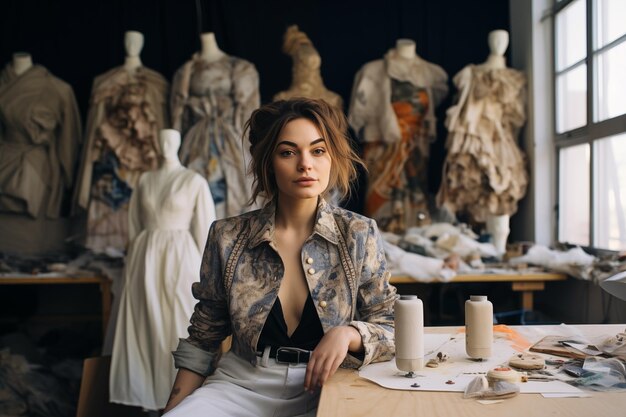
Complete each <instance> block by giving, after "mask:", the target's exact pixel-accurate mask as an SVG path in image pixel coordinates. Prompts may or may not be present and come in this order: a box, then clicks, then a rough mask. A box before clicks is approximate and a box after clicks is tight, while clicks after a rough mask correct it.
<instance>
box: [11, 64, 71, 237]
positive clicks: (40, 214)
mask: <svg viewBox="0 0 626 417" xmlns="http://www.w3.org/2000/svg"><path fill="white" fill-rule="evenodd" d="M80 120H81V118H80V115H79V113H78V106H77V104H76V99H75V97H74V91H73V90H72V87H71V86H70V85H69V84H67V83H66V82H64V81H63V80H61V79H59V78H57V77H55V76H54V75H53V74H51V73H50V72H49V71H48V70H47V69H46V68H44V67H43V66H41V65H34V64H33V61H32V57H31V55H30V54H29V53H27V52H16V53H14V54H13V59H12V61H11V62H9V63H8V64H7V65H6V67H5V68H4V69H2V70H0V167H1V168H0V212H9V213H13V214H21V215H28V216H29V217H30V218H31V219H44V218H47V219H56V218H59V217H62V216H63V215H65V214H67V213H62V201H63V198H64V197H65V195H66V193H68V192H69V191H70V190H71V188H72V187H73V184H74V172H75V170H76V162H77V154H78V149H79V145H80V134H81V130H82V129H81V126H80ZM0 221H1V220H0ZM9 222H10V221H9ZM31 224H33V225H34V223H31ZM42 224H43V223H42ZM25 233H26V234H28V232H25V231H21V232H20V231H17V235H24V234H25ZM36 246H37V245H33V247H36Z"/></svg>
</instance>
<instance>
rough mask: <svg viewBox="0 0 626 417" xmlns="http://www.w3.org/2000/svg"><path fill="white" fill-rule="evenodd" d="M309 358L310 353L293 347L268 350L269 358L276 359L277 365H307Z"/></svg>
mask: <svg viewBox="0 0 626 417" xmlns="http://www.w3.org/2000/svg"><path fill="white" fill-rule="evenodd" d="M261 355H262V353H261ZM310 357H311V351H310V350H306V349H300V348H295V347H279V348H274V347H272V348H271V349H270V358H274V359H276V362H277V363H291V364H296V363H309V358H310Z"/></svg>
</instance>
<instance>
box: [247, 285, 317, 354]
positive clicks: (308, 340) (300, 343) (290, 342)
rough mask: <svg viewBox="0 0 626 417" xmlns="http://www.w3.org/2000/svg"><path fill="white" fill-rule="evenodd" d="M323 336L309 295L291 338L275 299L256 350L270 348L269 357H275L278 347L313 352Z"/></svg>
mask: <svg viewBox="0 0 626 417" xmlns="http://www.w3.org/2000/svg"><path fill="white" fill-rule="evenodd" d="M323 336H324V329H323V328H322V323H321V322H320V318H319V316H318V315H317V311H316V310H315V305H314V304H313V298H311V294H309V296H308V297H307V299H306V303H304V309H303V310H302V317H301V318H300V323H299V324H298V327H296V330H294V332H293V333H292V335H291V337H289V335H288V334H287V323H286V322H285V316H283V308H282V306H281V304H280V298H278V297H276V301H274V305H273V306H272V311H270V314H269V316H268V317H267V320H266V321H265V325H264V326H263V330H262V331H261V336H259V342H258V343H257V350H258V351H259V352H263V350H264V349H265V346H271V347H272V350H271V351H270V356H272V357H273V356H275V355H276V348H279V347H296V348H300V349H306V350H313V349H315V346H317V344H318V343H319V341H320V340H321V339H322V337H323Z"/></svg>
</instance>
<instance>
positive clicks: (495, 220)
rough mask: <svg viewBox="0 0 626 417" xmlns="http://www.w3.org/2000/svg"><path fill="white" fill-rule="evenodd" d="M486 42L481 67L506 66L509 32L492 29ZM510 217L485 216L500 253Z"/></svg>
mask: <svg viewBox="0 0 626 417" xmlns="http://www.w3.org/2000/svg"><path fill="white" fill-rule="evenodd" d="M487 43H488V44H489V51H490V53H489V56H488V57H487V60H486V61H485V62H484V63H483V64H482V67H483V68H485V69H490V70H491V69H493V70H496V69H502V68H506V63H505V59H504V52H505V51H506V48H507V47H508V45H509V33H508V32H507V31H506V30H493V31H491V32H489V36H488V37H487ZM510 217H511V216H509V215H508V214H501V215H496V214H489V215H488V216H487V218H486V229H487V233H489V234H490V235H491V239H492V242H493V245H494V246H495V247H496V250H497V251H498V253H499V254H501V255H502V254H504V253H505V252H506V241H507V238H508V236H509V232H510V229H509V221H510Z"/></svg>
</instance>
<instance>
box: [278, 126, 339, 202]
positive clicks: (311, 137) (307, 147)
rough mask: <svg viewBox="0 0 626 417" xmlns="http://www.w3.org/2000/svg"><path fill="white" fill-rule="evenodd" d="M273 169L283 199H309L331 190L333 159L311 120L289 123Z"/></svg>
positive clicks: (281, 136) (282, 132)
mask: <svg viewBox="0 0 626 417" xmlns="http://www.w3.org/2000/svg"><path fill="white" fill-rule="evenodd" d="M277 143H278V145H277V147H276V149H275V150H274V154H273V156H272V166H273V168H274V175H275V178H276V184H277V186H278V194H279V197H281V198H285V197H287V198H292V199H309V198H315V199H317V197H318V196H319V195H320V194H322V193H323V192H324V191H325V190H326V188H327V187H328V181H329V178H330V167H331V159H330V154H329V153H328V144H327V143H326V141H325V140H324V138H322V135H320V133H319V132H318V131H317V128H316V127H315V125H314V124H313V123H312V122H311V121H310V120H308V119H304V118H300V119H295V120H292V121H290V122H289V123H287V124H286V125H285V126H284V127H283V129H282V130H281V131H280V133H279V134H278V140H277Z"/></svg>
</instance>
